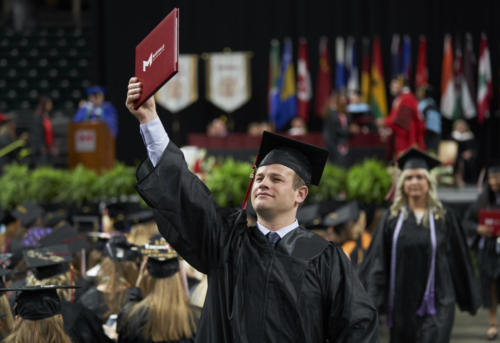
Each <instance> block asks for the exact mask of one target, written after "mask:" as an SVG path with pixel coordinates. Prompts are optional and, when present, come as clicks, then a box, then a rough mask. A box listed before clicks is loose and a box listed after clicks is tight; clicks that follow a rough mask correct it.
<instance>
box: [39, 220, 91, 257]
mask: <svg viewBox="0 0 500 343" xmlns="http://www.w3.org/2000/svg"><path fill="white" fill-rule="evenodd" d="M38 244H39V245H40V246H52V245H59V244H64V245H67V246H68V249H69V251H70V252H71V253H72V254H74V253H77V252H79V251H80V250H82V249H87V248H88V247H89V244H88V241H87V235H86V234H85V233H81V232H78V230H77V229H75V228H74V227H73V226H71V225H69V224H64V225H63V226H61V227H60V228H58V229H55V230H54V231H52V233H50V234H49V235H47V236H45V237H43V238H42V239H41V240H40V241H38Z"/></svg>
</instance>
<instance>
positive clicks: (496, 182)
mask: <svg viewBox="0 0 500 343" xmlns="http://www.w3.org/2000/svg"><path fill="white" fill-rule="evenodd" d="M488 183H489V185H490V187H491V190H492V191H493V192H495V193H499V192H500V173H490V174H488Z"/></svg>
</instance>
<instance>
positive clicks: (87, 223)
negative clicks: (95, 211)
mask: <svg viewBox="0 0 500 343" xmlns="http://www.w3.org/2000/svg"><path fill="white" fill-rule="evenodd" d="M71 221H72V222H73V226H74V227H75V229H76V230H77V231H78V232H91V231H97V230H99V222H100V217H99V216H97V215H87V214H81V215H75V216H72V218H71Z"/></svg>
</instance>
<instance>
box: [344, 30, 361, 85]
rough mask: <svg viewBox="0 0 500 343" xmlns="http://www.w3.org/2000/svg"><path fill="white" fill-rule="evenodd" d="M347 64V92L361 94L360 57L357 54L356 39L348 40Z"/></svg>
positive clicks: (350, 38)
mask: <svg viewBox="0 0 500 343" xmlns="http://www.w3.org/2000/svg"><path fill="white" fill-rule="evenodd" d="M345 64H346V72H347V90H348V91H349V92H359V72H358V55H357V53H356V42H355V40H354V37H349V38H347V47H346V54H345Z"/></svg>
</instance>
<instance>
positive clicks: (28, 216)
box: [12, 201, 43, 228]
mask: <svg viewBox="0 0 500 343" xmlns="http://www.w3.org/2000/svg"><path fill="white" fill-rule="evenodd" d="M12 215H13V216H14V217H15V218H17V219H19V220H20V221H21V224H22V225H23V226H24V227H26V228H28V227H30V226H31V225H32V224H34V223H35V221H36V220H37V219H38V218H40V217H42V216H43V208H41V207H40V206H38V205H37V204H35V203H34V202H33V201H27V202H25V203H24V204H22V205H17V206H16V208H15V209H13V210H12Z"/></svg>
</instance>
